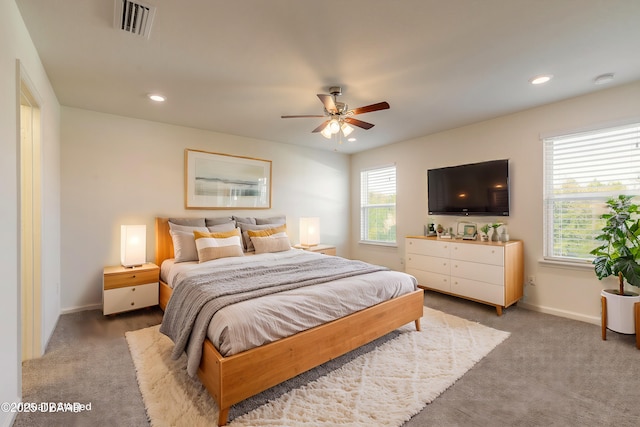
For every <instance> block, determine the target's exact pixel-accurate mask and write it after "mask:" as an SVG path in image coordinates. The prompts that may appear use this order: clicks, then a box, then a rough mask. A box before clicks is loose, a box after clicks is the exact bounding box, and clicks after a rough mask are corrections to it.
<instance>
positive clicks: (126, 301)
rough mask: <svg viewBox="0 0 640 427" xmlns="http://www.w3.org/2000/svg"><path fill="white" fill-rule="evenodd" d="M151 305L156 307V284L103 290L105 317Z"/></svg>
mask: <svg viewBox="0 0 640 427" xmlns="http://www.w3.org/2000/svg"><path fill="white" fill-rule="evenodd" d="M152 305H158V282H156V283H148V284H145V285H137V286H130V287H124V288H116V289H111V290H105V291H104V294H103V313H104V314H105V315H106V314H112V313H119V312H122V311H129V310H136V309H138V308H143V307H149V306H152Z"/></svg>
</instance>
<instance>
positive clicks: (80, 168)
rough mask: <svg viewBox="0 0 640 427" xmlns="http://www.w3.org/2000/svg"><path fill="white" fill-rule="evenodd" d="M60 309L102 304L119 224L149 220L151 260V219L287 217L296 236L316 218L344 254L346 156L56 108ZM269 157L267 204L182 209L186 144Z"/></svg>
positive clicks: (117, 256) (150, 252) (151, 257)
mask: <svg viewBox="0 0 640 427" xmlns="http://www.w3.org/2000/svg"><path fill="white" fill-rule="evenodd" d="M62 141H63V143H62V278H63V280H62V283H63V285H62V308H63V310H64V311H71V310H76V309H82V308H91V307H94V308H96V307H99V306H100V304H101V300H102V293H101V289H102V270H103V268H104V266H107V265H117V264H119V262H120V252H119V251H120V225H122V224H146V225H147V259H148V260H149V261H153V260H154V245H155V239H154V235H153V231H154V218H155V217H156V216H194V217H198V216H225V215H230V214H238V215H240V216H242V215H245V214H246V215H247V216H263V217H267V216H270V215H272V214H286V215H287V222H288V225H289V227H288V233H289V235H290V238H291V240H292V242H293V243H296V242H297V241H298V220H299V217H302V216H318V217H320V221H321V227H320V232H321V239H322V241H323V243H329V244H334V245H336V246H337V249H338V252H339V253H340V254H341V255H347V250H348V245H347V239H348V237H349V228H348V227H349V224H348V221H347V220H346V219H347V218H348V216H349V213H348V210H349V184H348V182H349V170H348V168H349V158H348V156H347V155H345V154H340V153H334V152H329V151H319V150H313V149H308V148H302V147H296V146H293V145H287V144H281V143H275V142H270V141H263V140H255V139H248V138H242V137H237V136H232V135H226V134H221V133H216V132H209V131H203V130H198V129H191V128H185V127H179V126H173V125H167V124H162V123H156V122H150V121H144V120H137V119H130V118H125V117H120V116H114V115H109V114H102V113H96V112H92V111H87V110H81V109H76V108H69V107H63V109H62ZM186 148H190V149H198V150H204V151H209V152H217V153H224V154H231V155H238V156H246V157H253V158H260V159H267V160H271V161H272V175H273V177H272V179H273V187H272V209H269V210H245V211H229V210H185V208H184V150H185V149H186Z"/></svg>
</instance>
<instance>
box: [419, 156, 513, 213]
mask: <svg viewBox="0 0 640 427" xmlns="http://www.w3.org/2000/svg"><path fill="white" fill-rule="evenodd" d="M427 183H428V202H429V203H428V205H429V215H493V216H509V160H508V159H505V160H492V161H489V162H482V163H472V164H468V165H459V166H451V167H446V168H439V169H429V170H428V171H427Z"/></svg>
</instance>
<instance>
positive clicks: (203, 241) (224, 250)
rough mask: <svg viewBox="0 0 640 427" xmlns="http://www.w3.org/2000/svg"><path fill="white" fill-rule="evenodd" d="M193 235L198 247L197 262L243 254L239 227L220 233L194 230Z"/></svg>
mask: <svg viewBox="0 0 640 427" xmlns="http://www.w3.org/2000/svg"><path fill="white" fill-rule="evenodd" d="M193 235H194V238H195V241H196V248H197V249H198V262H201V263H202V262H206V261H211V260H213V259H218V258H227V257H236V256H243V255H244V253H243V251H242V240H241V234H240V229H239V228H236V229H234V230H233V231H226V232H221V233H205V232H202V231H194V232H193Z"/></svg>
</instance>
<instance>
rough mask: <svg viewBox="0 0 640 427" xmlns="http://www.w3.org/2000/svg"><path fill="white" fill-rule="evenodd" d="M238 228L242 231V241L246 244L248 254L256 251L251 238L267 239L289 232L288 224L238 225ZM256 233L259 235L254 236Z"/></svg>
mask: <svg viewBox="0 0 640 427" xmlns="http://www.w3.org/2000/svg"><path fill="white" fill-rule="evenodd" d="M238 226H239V227H240V229H241V230H242V240H243V242H244V249H245V251H246V252H252V251H253V250H254V247H253V242H252V241H251V237H252V236H253V237H266V236H271V235H272V234H275V233H281V232H286V231H287V226H286V224H282V225H281V224H263V225H254V224H243V223H238ZM249 232H251V233H256V232H258V234H252V235H250V234H249Z"/></svg>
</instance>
